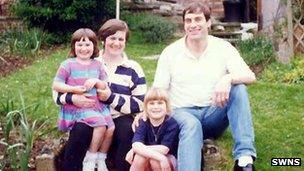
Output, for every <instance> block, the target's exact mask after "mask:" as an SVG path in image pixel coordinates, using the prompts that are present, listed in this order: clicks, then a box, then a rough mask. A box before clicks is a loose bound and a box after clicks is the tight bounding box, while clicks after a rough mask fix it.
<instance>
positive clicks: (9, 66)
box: [0, 45, 64, 77]
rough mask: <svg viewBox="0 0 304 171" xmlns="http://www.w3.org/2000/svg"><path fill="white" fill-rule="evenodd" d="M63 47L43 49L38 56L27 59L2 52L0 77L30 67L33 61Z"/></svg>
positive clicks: (0, 55) (0, 56)
mask: <svg viewBox="0 0 304 171" xmlns="http://www.w3.org/2000/svg"><path fill="white" fill-rule="evenodd" d="M63 47H64V46H62V45H57V46H52V47H44V48H43V49H42V50H40V52H39V54H37V55H35V56H33V57H28V58H25V57H23V56H20V55H14V54H10V53H8V52H4V53H3V54H0V77H6V76H8V75H10V74H11V73H13V72H15V71H18V70H20V69H23V68H25V67H27V66H30V65H31V64H32V63H33V62H34V61H35V60H37V59H41V58H46V57H47V56H49V55H50V54H52V53H53V52H54V51H56V50H59V49H62V48H63ZM42 54H43V55H42Z"/></svg>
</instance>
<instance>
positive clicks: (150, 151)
mask: <svg viewBox="0 0 304 171" xmlns="http://www.w3.org/2000/svg"><path fill="white" fill-rule="evenodd" d="M132 149H133V151H134V152H135V153H136V154H139V155H142V156H144V157H146V158H152V159H154V160H157V161H164V160H167V157H166V156H165V155H164V154H162V153H160V152H159V151H157V150H155V149H154V148H151V146H147V145H145V144H143V143H141V142H134V143H133V144H132Z"/></svg>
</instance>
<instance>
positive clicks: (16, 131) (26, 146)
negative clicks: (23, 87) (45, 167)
mask: <svg viewBox="0 0 304 171" xmlns="http://www.w3.org/2000/svg"><path fill="white" fill-rule="evenodd" d="M19 96H20V101H21V108H20V109H16V110H11V111H9V112H8V113H7V114H6V118H5V122H4V123H1V125H2V127H3V128H2V129H3V134H4V138H3V139H1V140H0V144H2V145H4V146H5V151H4V155H6V156H7V157H8V159H7V160H6V162H9V164H10V167H11V169H12V170H14V171H15V170H16V171H17V170H28V163H29V158H30V153H31V150H32V148H33V145H34V140H35V139H36V138H37V137H38V136H39V133H40V132H39V131H40V130H41V129H42V128H43V127H44V126H45V124H46V121H44V122H42V123H40V124H39V123H38V119H35V120H34V121H33V122H31V121H30V119H29V118H28V117H27V112H30V113H35V112H37V109H38V105H37V104H34V105H29V106H26V105H25V101H24V98H23V95H22V94H21V92H19ZM2 107H3V108H4V110H3V109H1V111H7V110H9V109H11V107H13V105H12V103H11V102H10V101H8V102H7V103H6V105H2ZM5 165H6V164H3V166H5ZM0 170H1V168H0Z"/></svg>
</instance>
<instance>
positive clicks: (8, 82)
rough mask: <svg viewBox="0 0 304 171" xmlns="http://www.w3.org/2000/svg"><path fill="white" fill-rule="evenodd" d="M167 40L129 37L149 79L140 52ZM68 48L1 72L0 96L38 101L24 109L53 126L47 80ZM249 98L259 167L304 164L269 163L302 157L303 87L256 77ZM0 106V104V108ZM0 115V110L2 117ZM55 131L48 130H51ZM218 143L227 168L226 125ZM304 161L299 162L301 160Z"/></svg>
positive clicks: (150, 65)
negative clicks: (34, 106) (142, 40)
mask: <svg viewBox="0 0 304 171" xmlns="http://www.w3.org/2000/svg"><path fill="white" fill-rule="evenodd" d="M164 47H165V44H140V43H137V42H136V41H132V40H131V42H129V44H128V45H127V50H126V51H127V54H128V56H129V57H130V58H131V59H134V60H136V61H138V62H139V63H140V64H141V66H142V67H143V69H144V71H145V74H146V78H147V81H148V84H149V85H151V83H152V81H153V76H154V71H155V67H156V61H155V60H146V59H143V58H141V57H142V56H146V55H156V54H159V53H160V52H161V51H162V49H163V48H164ZM67 52H68V50H67V49H66V50H59V51H56V52H54V53H53V54H52V55H50V56H49V57H48V58H47V59H43V60H41V61H36V62H35V63H34V64H33V65H32V66H29V67H27V68H25V69H23V70H21V71H18V72H16V73H13V74H12V75H10V76H9V77H5V78H0V102H1V103H5V102H6V101H7V100H13V101H14V102H15V104H16V106H18V103H19V95H18V92H21V93H22V94H23V96H24V98H25V102H26V104H27V105H31V104H39V109H38V111H37V112H36V113H28V115H29V117H30V118H32V119H37V118H39V119H46V120H48V121H49V125H50V127H49V128H54V129H50V130H56V129H55V127H56V119H57V113H58V108H57V107H56V105H55V104H54V103H53V101H52V98H51V83H52V79H53V77H54V75H55V73H56V70H57V67H58V66H59V63H60V62H61V61H63V60H64V59H65V58H66V54H67ZM248 90H249V94H250V100H251V104H252V113H253V119H254V128H255V134H256V147H257V152H258V159H257V161H256V168H257V170H267V171H268V170H303V169H304V167H303V166H302V167H301V168H296V167H285V168H280V167H271V166H270V159H271V158H272V157H301V158H302V162H304V161H303V160H304V87H303V86H302V87H301V86H289V85H282V84H271V83H266V82H258V83H256V84H254V85H251V86H249V87H248ZM0 110H1V109H0ZM3 117H4V116H0V119H1V120H3V119H4V118H3ZM56 132H57V131H52V132H51V134H50V135H51V136H52V135H55V134H56ZM217 143H218V144H219V145H220V147H221V149H222V150H223V153H224V162H223V163H222V164H221V165H220V166H219V168H218V170H231V169H232V166H233V161H232V157H231V148H232V136H231V134H230V131H229V130H228V131H226V133H225V134H224V136H222V137H221V138H220V139H219V141H217ZM302 165H303V163H302Z"/></svg>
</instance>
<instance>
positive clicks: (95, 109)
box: [53, 28, 114, 171]
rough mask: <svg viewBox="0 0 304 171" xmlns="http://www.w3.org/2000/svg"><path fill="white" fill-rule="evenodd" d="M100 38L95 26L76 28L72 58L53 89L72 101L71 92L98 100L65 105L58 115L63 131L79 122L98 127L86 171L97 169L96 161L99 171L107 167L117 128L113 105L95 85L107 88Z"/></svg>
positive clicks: (59, 71)
mask: <svg viewBox="0 0 304 171" xmlns="http://www.w3.org/2000/svg"><path fill="white" fill-rule="evenodd" d="M97 42H98V41H97V37H96V35H95V33H94V32H93V31H92V30H90V29H88V28H81V29H78V30H77V31H75V32H74V33H73V35H72V41H71V51H70V56H71V58H69V59H67V60H65V61H63V62H62V63H61V65H60V67H59V69H58V71H57V74H56V76H55V78H54V82H53V90H55V91H58V92H61V93H68V94H67V95H66V97H65V98H66V101H71V99H69V98H72V96H71V95H70V94H69V93H73V94H85V95H86V96H87V97H89V98H90V99H93V100H94V101H95V105H94V106H90V107H77V106H75V105H73V104H65V105H62V106H61V110H60V113H59V119H58V127H59V129H60V130H61V131H71V130H72V129H73V125H74V124H75V123H77V122H81V123H84V124H87V125H89V126H91V127H93V128H94V131H93V137H92V141H91V144H90V147H89V150H88V151H87V154H86V158H85V159H84V161H83V170H84V171H93V170H94V168H95V165H96V163H98V171H106V170H107V167H106V165H105V157H106V153H107V151H108V149H109V146H110V144H111V140H112V135H113V131H114V123H113V120H112V117H111V115H110V111H109V106H108V105H106V104H103V103H101V102H100V101H99V100H98V97H97V91H98V90H97V89H96V88H95V86H96V84H98V85H99V86H98V87H99V88H100V87H104V88H105V87H106V84H107V82H106V81H107V74H106V71H105V68H104V65H103V63H102V62H100V61H98V60H96V59H94V58H95V57H98V55H99V49H98V44H97ZM100 85H103V86H100ZM73 137H74V136H73ZM70 141H74V140H73V139H71V138H70V139H69V140H68V143H69V142H70ZM71 148H77V147H71ZM70 150H73V149H70ZM98 150H100V152H98ZM75 157H78V156H75Z"/></svg>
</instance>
